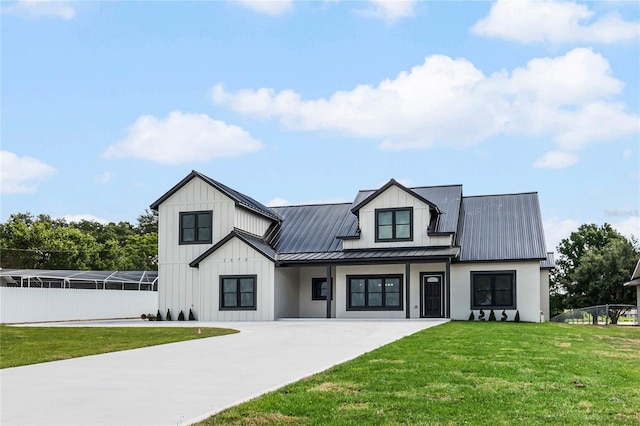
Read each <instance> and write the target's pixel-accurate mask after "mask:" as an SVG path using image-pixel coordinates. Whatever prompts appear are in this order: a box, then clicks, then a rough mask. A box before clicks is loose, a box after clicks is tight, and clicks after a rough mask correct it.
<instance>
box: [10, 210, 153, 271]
mask: <svg viewBox="0 0 640 426" xmlns="http://www.w3.org/2000/svg"><path fill="white" fill-rule="evenodd" d="M143 218H144V219H143ZM154 218H155V219H154ZM154 220H155V222H154ZM154 223H155V225H154ZM154 227H155V229H156V230H157V215H155V214H154V213H153V212H149V211H146V212H145V214H144V215H141V216H140V217H139V218H138V226H133V225H131V224H130V223H129V222H118V223H114V222H111V223H108V224H102V223H99V222H95V221H89V220H82V221H79V222H72V223H67V222H66V221H65V220H64V219H52V218H51V217H50V216H48V215H39V216H37V217H34V216H33V215H32V214H31V213H18V214H12V215H11V216H10V217H9V219H8V220H7V221H6V222H5V223H0V267H2V268H16V269H95V270H157V269H158V266H157V263H158V234H157V232H153V229H154ZM147 231H150V232H147Z"/></svg>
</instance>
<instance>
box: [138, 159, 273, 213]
mask: <svg viewBox="0 0 640 426" xmlns="http://www.w3.org/2000/svg"><path fill="white" fill-rule="evenodd" d="M196 177H198V178H200V179H202V180H203V181H204V182H206V183H208V184H209V185H211V186H213V187H214V188H215V189H217V190H218V191H220V192H222V193H223V194H224V195H226V196H227V197H229V198H231V199H232V200H233V201H235V203H236V206H240V207H244V208H246V209H248V210H251V211H253V212H255V213H258V214H259V215H261V216H265V217H267V218H268V219H272V220H276V221H278V222H280V221H282V217H280V216H279V215H278V214H277V213H275V212H274V211H273V210H272V209H270V208H269V207H267V206H265V205H263V204H262V203H260V202H258V201H256V200H254V199H253V198H251V197H249V196H248V195H244V194H243V193H241V192H238V191H236V190H235V189H231V188H229V187H228V186H226V185H223V184H221V183H220V182H218V181H215V180H213V179H211V178H210V177H208V176H205V175H203V174H202V173H199V172H197V171H195V170H192V171H191V173H189V174H188V175H187V176H186V177H185V178H184V179H182V180H181V181H180V182H178V183H177V184H176V185H175V186H174V187H173V188H171V189H170V190H169V191H167V192H166V193H165V194H164V195H163V196H162V197H160V198H158V199H157V200H156V201H155V202H154V203H153V204H151V208H152V209H153V210H156V211H157V210H158V207H160V204H162V203H163V202H165V201H166V200H167V199H168V198H169V197H171V196H172V195H173V194H175V193H176V192H178V191H179V190H180V189H181V188H182V187H183V186H185V185H186V184H187V183H189V182H190V181H191V180H192V179H193V178H196Z"/></svg>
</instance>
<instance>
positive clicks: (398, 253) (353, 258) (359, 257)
mask: <svg viewBox="0 0 640 426" xmlns="http://www.w3.org/2000/svg"><path fill="white" fill-rule="evenodd" d="M459 254H460V248H459V247H417V248H411V249H373V250H345V251H333V252H315V253H280V254H278V256H277V258H278V262H279V263H280V264H292V263H330V262H335V263H351V262H353V263H367V262H377V263H380V261H381V260H384V261H385V262H387V263H395V262H406V261H413V262H416V261H425V262H429V261H433V260H446V259H452V258H455V257H457V256H458V255H459Z"/></svg>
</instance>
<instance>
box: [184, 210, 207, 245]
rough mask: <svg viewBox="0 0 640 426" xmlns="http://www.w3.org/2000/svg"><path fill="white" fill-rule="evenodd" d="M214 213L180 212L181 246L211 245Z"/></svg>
mask: <svg viewBox="0 0 640 426" xmlns="http://www.w3.org/2000/svg"><path fill="white" fill-rule="evenodd" d="M212 216H213V212H212V211H211V210H209V211H199V212H180V244H211V239H212V232H211V223H212Z"/></svg>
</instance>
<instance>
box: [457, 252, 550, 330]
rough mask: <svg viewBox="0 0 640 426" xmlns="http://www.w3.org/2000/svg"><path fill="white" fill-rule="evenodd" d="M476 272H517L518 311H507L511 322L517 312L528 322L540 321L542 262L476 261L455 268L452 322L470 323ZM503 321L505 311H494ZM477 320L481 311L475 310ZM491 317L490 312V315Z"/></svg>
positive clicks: (521, 318) (522, 319)
mask: <svg viewBox="0 0 640 426" xmlns="http://www.w3.org/2000/svg"><path fill="white" fill-rule="evenodd" d="M472 271H474V272H476V271H478V272H479V271H496V272H499V271H516V309H513V310H511V309H507V315H508V317H509V321H513V318H514V317H515V313H516V310H518V311H519V312H520V320H521V321H527V322H539V321H540V309H542V303H541V300H540V296H541V288H540V284H541V279H540V262H539V261H537V260H534V261H513V262H476V263H458V264H455V265H452V266H451V319H454V320H467V319H468V318H469V314H470V313H471V272H472ZM494 312H495V314H496V318H498V319H500V314H501V313H502V310H494ZM475 314H476V318H477V316H478V309H476V310H475ZM486 315H487V318H488V317H489V312H486Z"/></svg>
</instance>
